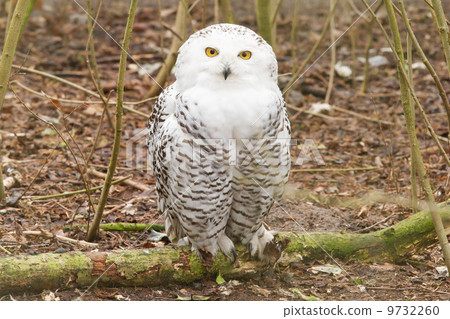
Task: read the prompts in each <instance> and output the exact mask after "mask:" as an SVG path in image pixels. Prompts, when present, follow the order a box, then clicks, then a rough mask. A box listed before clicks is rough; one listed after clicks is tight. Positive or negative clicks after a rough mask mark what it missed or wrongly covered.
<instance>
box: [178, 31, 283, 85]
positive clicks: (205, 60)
mask: <svg viewBox="0 0 450 319" xmlns="http://www.w3.org/2000/svg"><path fill="white" fill-rule="evenodd" d="M206 48H213V49H215V50H217V51H218V54H217V55H216V56H214V57H209V56H207V55H206V53H205V50H206ZM243 51H250V52H251V58H250V59H248V60H244V59H242V58H241V57H239V54H240V53H241V52H243ZM226 66H228V67H229V68H230V71H231V73H230V75H229V77H227V79H224V76H223V70H224V68H225V67H226ZM277 73H278V66H277V60H276V57H275V53H274V52H273V50H272V47H271V46H270V45H268V44H267V42H266V41H265V40H264V39H263V38H261V37H260V36H259V35H257V34H256V33H255V32H253V31H252V30H250V29H248V28H246V27H243V26H239V25H234V24H216V25H212V26H210V27H208V28H205V29H202V30H200V31H198V32H196V33H194V34H193V35H192V36H191V37H190V38H189V39H188V40H187V41H186V42H185V43H184V44H183V46H182V47H181V48H180V51H179V55H178V59H177V63H176V70H175V75H176V78H177V85H178V89H179V90H181V91H182V90H186V89H188V88H190V87H192V86H195V85H200V86H204V87H210V88H212V89H215V88H217V87H221V86H224V85H225V86H232V85H245V86H252V84H257V85H258V87H261V85H263V86H264V85H273V84H275V85H276V81H277Z"/></svg>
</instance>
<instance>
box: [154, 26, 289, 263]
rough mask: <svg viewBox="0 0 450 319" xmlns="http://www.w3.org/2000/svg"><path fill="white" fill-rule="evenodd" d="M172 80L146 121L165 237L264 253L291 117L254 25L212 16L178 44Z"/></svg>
mask: <svg viewBox="0 0 450 319" xmlns="http://www.w3.org/2000/svg"><path fill="white" fill-rule="evenodd" d="M175 76H176V81H175V82H174V83H173V84H172V85H171V86H169V87H168V88H166V89H165V90H164V91H163V92H162V93H161V95H160V96H159V98H158V101H157V103H156V105H155V106H154V108H153V111H152V114H151V117H150V121H149V129H150V132H149V135H148V147H149V149H148V152H149V161H150V165H151V167H152V169H153V172H154V174H155V177H156V187H157V192H158V211H159V212H160V213H163V214H164V216H165V224H166V231H167V233H168V236H169V238H170V239H171V241H172V242H178V243H179V244H190V245H192V248H193V250H197V251H198V250H200V251H202V250H205V251H207V252H210V253H211V254H213V255H215V254H216V253H217V252H218V251H219V250H220V251H222V252H223V253H224V254H225V255H226V256H228V257H230V258H232V259H233V260H234V259H235V258H236V252H235V249H234V243H237V242H242V243H243V244H244V245H247V247H248V248H249V253H250V255H251V256H257V257H259V258H260V259H263V260H267V258H266V255H265V253H264V251H265V249H266V246H267V245H268V244H269V243H270V244H271V245H273V243H274V240H273V238H274V237H273V234H272V233H271V232H269V231H268V230H267V229H266V228H265V227H264V225H263V219H264V217H265V216H266V215H267V214H268V213H269V211H270V208H271V206H272V204H273V203H274V201H276V200H279V199H280V198H281V195H282V193H283V189H284V185H285V184H286V182H287V179H288V176H289V169H290V154H289V144H290V143H289V141H290V125H289V120H288V118H287V113H286V109H285V106H284V100H283V98H282V95H281V92H280V90H279V88H278V86H277V76H278V66H277V61H276V57H275V54H274V52H273V50H272V48H271V47H270V45H268V44H267V43H266V41H264V40H263V39H262V38H261V37H260V36H259V35H257V34H256V33H255V32H253V31H252V30H250V29H248V28H245V27H242V26H238V25H232V24H217V25H212V26H210V27H207V28H205V29H203V30H200V31H198V32H196V33H195V34H193V35H192V36H191V37H190V38H189V39H188V40H187V41H186V42H185V43H184V45H183V46H182V47H181V48H180V50H179V55H178V59H177V63H176V71H175Z"/></svg>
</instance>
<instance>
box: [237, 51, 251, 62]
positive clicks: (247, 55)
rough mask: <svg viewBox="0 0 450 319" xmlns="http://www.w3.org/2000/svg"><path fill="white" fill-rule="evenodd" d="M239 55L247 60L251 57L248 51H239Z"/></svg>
mask: <svg viewBox="0 0 450 319" xmlns="http://www.w3.org/2000/svg"><path fill="white" fill-rule="evenodd" d="M239 57H240V58H241V59H244V60H248V59H250V58H251V57H252V53H251V52H250V51H242V52H241V53H239Z"/></svg>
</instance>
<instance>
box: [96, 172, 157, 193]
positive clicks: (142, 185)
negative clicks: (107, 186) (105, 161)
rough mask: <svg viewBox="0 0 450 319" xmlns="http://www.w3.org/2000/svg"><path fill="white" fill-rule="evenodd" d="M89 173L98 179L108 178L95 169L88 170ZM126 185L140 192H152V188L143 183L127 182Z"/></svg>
mask: <svg viewBox="0 0 450 319" xmlns="http://www.w3.org/2000/svg"><path fill="white" fill-rule="evenodd" d="M87 172H88V174H91V175H94V176H97V177H100V178H106V174H105V173H102V172H99V171H96V170H95V169H92V168H88V170H87ZM124 183H125V184H127V185H128V186H132V187H134V188H136V189H139V190H141V191H143V192H146V191H149V190H151V188H150V187H148V186H146V185H144V184H142V183H138V182H135V181H130V180H126V181H125V182H124Z"/></svg>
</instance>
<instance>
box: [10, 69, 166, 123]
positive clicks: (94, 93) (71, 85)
mask: <svg viewBox="0 0 450 319" xmlns="http://www.w3.org/2000/svg"><path fill="white" fill-rule="evenodd" d="M12 67H13V68H14V69H18V70H20V71H25V72H28V73H33V74H37V75H40V76H43V77H47V78H50V79H52V80H55V81H58V82H61V83H64V84H66V85H68V86H70V87H73V88H75V89H77V90H80V91H82V92H84V93H87V94H89V95H92V96H94V97H96V98H98V99H101V98H100V96H99V95H98V94H97V93H96V92H94V91H92V90H89V89H86V88H84V87H82V86H80V85H78V84H76V83H73V82H70V81H68V80H66V79H63V78H61V77H59V76H56V75H53V74H50V73H47V72H43V71H38V70H35V69H30V68H27V67H24V66H20V65H15V64H13V65H12ZM38 94H39V93H38ZM40 95H42V94H40ZM52 98H53V97H52ZM54 99H55V100H61V101H64V100H63V99H60V98H58V97H55V98H54ZM156 99H157V97H150V98H146V99H144V100H141V101H136V102H124V104H127V105H138V104H142V103H145V102H148V101H152V100H156ZM67 101H69V102H71V101H72V100H67ZM73 103H80V101H76V102H73ZM86 103H88V102H86ZM97 103H98V102H97ZM109 104H117V101H110V102H109ZM123 108H124V109H125V110H127V111H129V112H132V113H135V114H138V115H141V116H145V117H148V116H149V115H148V114H145V113H142V112H140V111H138V110H135V109H133V108H130V107H127V106H124V107H123Z"/></svg>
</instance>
